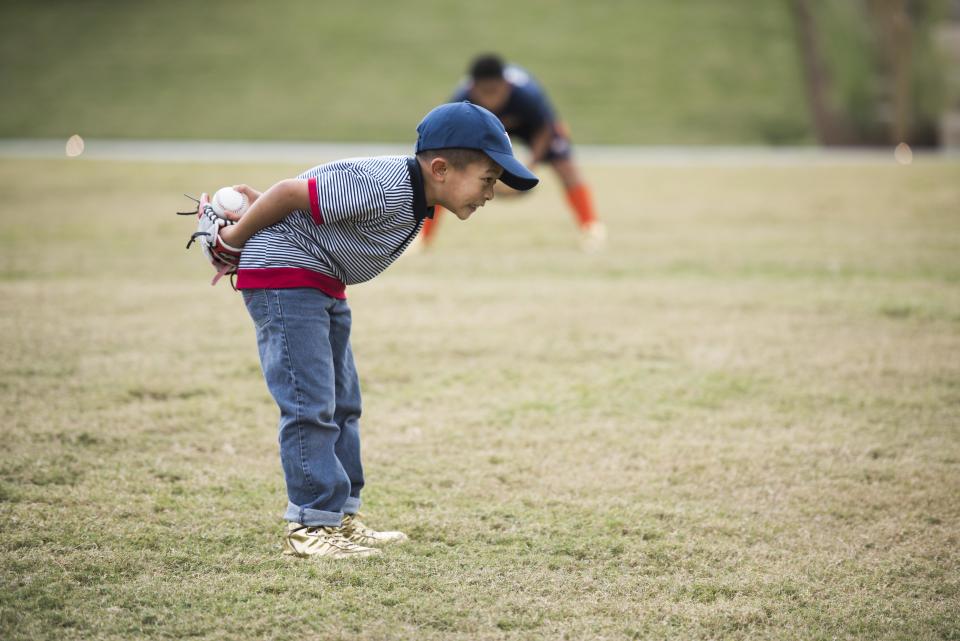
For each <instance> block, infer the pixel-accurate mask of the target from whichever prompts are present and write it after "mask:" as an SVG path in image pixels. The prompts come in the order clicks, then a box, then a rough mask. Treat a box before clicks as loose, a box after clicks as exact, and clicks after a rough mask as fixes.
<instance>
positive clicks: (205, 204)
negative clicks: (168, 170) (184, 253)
mask: <svg viewBox="0 0 960 641" xmlns="http://www.w3.org/2000/svg"><path fill="white" fill-rule="evenodd" d="M185 195H186V194H185ZM187 198H190V199H191V200H195V201H196V203H197V209H196V211H178V212H177V214H178V215H180V216H193V215H196V217H197V231H195V232H193V235H191V236H190V240H189V241H187V249H190V245H192V244H193V243H194V241H197V243H198V244H199V245H200V249H201V251H203V255H204V256H206V257H207V260H209V261H210V264H211V265H213V268H214V269H215V270H217V274H216V275H215V276H214V277H213V280H212V281H211V282H210V284H211V285H216V284H217V281H219V280H220V279H221V278H223V277H224V276H225V275H231V276H232V275H233V274H235V273H237V266H238V265H239V264H240V250H239V249H237V248H235V247H231V246H230V245H228V244H226V243H225V242H223V240H222V239H221V238H220V229H221V228H222V227H225V226H227V225H235V224H237V223H236V221H234V220H228V219H226V218H223V217H222V216H219V215H217V212H216V211H214V209H213V207H212V206H211V205H210V196H209V195H207V194H205V193H204V194H200V198H199V199H197V198H193V197H192V196H187Z"/></svg>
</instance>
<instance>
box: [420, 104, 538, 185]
mask: <svg viewBox="0 0 960 641" xmlns="http://www.w3.org/2000/svg"><path fill="white" fill-rule="evenodd" d="M417 134H419V136H418V138H417V152H421V151H428V150H430V149H451V148H461V149H477V150H479V151H482V152H483V153H485V154H487V155H488V156H490V159H491V160H493V162H495V163H497V164H498V165H500V167H502V168H503V174H501V175H500V180H501V181H503V183H504V184H505V185H507V186H508V187H512V188H514V189H519V190H520V191H526V190H528V189H533V187H535V186H536V184H537V183H538V182H540V179H539V178H537V177H536V176H534V175H533V173H532V172H531V171H530V170H529V169H527V168H526V167H524V166H523V163H522V162H520V161H519V160H517V159H516V158H514V157H513V146H512V145H511V144H510V136H508V135H507V130H506V129H504V128H503V124H502V123H501V122H500V119H499V118H497V117H496V116H494V115H493V114H492V113H490V112H489V111H487V110H486V109H484V108H483V107H481V106H480V105H475V104H473V103H472V102H469V101H467V100H464V101H463V102H451V103H447V104H445V105H440V106H439V107H437V108H436V109H434V110H433V111H431V112H430V113H428V114H427V115H426V116H424V117H423V120H421V121H420V124H419V125H417Z"/></svg>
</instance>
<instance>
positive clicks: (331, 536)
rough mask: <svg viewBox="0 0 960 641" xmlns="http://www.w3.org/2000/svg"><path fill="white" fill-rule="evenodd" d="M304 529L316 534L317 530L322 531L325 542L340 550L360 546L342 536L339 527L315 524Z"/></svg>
mask: <svg viewBox="0 0 960 641" xmlns="http://www.w3.org/2000/svg"><path fill="white" fill-rule="evenodd" d="M305 529H306V531H307V534H316V533H317V532H318V531H320V532H323V533H324V534H326V535H327V542H328V543H329V544H330V545H333V546H335V547H338V548H340V549H341V550H343V549H353V548H359V547H362V546H360V545H357V544H356V543H354V542H353V541H351V540H350V539H348V538H347V537H346V536H344V534H343V532H342V531H340V530H339V528H332V527H323V526H317V527H308V528H305Z"/></svg>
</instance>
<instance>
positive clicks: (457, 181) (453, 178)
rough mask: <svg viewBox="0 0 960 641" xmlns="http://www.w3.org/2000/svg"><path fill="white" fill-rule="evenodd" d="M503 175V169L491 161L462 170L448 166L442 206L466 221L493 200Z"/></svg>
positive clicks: (476, 163)
mask: <svg viewBox="0 0 960 641" xmlns="http://www.w3.org/2000/svg"><path fill="white" fill-rule="evenodd" d="M502 173H503V169H501V168H500V166H499V165H497V164H496V163H494V162H493V161H492V160H489V159H488V160H485V161H483V162H472V163H470V164H468V165H466V166H465V167H463V168H462V169H457V168H456V167H453V166H452V165H447V175H446V180H445V181H444V183H443V184H444V189H443V197H442V198H440V199H439V200H440V204H441V205H443V206H444V207H445V208H447V209H449V210H450V211H452V212H453V213H454V215H456V217H457V218H459V219H460V220H466V219H467V218H470V216H471V215H473V212H475V211H477V209H479V208H480V207H483V206H484V205H485V204H486V202H487V201H488V200H492V199H493V187H494V185H496V184H497V179H498V178H500V174H502Z"/></svg>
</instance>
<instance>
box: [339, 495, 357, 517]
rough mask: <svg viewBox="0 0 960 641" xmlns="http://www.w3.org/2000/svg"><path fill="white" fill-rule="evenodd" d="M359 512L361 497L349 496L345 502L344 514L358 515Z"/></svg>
mask: <svg viewBox="0 0 960 641" xmlns="http://www.w3.org/2000/svg"><path fill="white" fill-rule="evenodd" d="M359 511H360V497H356V496H348V497H347V500H346V501H344V502H343V513H344V514H356V513H357V512H359Z"/></svg>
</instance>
